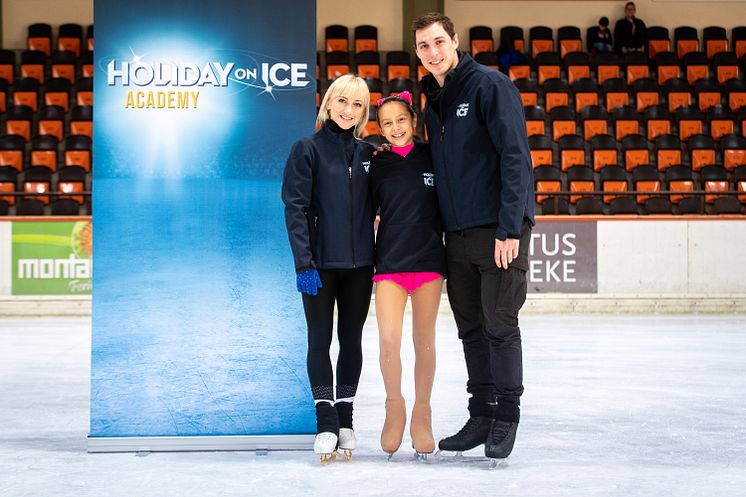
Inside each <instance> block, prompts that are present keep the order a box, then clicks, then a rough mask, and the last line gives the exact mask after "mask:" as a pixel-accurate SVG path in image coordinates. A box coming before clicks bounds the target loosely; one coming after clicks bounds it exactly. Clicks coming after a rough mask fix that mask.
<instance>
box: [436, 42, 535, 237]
mask: <svg viewBox="0 0 746 497" xmlns="http://www.w3.org/2000/svg"><path fill="white" fill-rule="evenodd" d="M459 55H460V60H459V63H458V66H456V68H455V69H454V70H453V71H451V72H450V73H449V74H448V76H446V80H445V84H444V85H443V88H442V89H441V88H440V86H439V85H438V82H437V81H436V80H435V78H433V77H432V76H430V75H428V76H425V77H424V78H423V79H422V86H423V89H424V91H425V92H426V95H427V97H428V100H427V104H426V105H425V112H424V118H425V124H426V125H427V132H428V136H429V138H430V147H431V149H432V154H433V165H434V169H435V177H436V178H437V180H438V182H437V185H438V186H437V190H438V201H439V203H440V212H441V214H442V221H443V225H444V227H445V230H446V231H456V230H462V229H466V228H472V227H475V226H483V225H491V224H495V225H497V229H496V231H495V236H496V238H498V239H500V240H505V238H507V237H508V236H509V237H511V238H520V233H521V225H522V223H523V220H524V219H528V220H529V221H530V222H531V224H533V222H534V182H533V174H532V168H531V153H530V152H529V148H528V138H527V136H526V119H525V116H524V114H523V106H522V104H521V97H520V93H519V92H518V89H517V88H516V87H515V85H514V84H513V83H512V81H510V79H509V78H508V77H507V76H505V75H504V74H502V73H500V72H498V71H495V70H494V69H489V68H487V67H485V66H482V65H480V64H477V63H476V62H475V61H474V59H472V58H471V57H470V56H469V54H466V53H461V54H459Z"/></svg>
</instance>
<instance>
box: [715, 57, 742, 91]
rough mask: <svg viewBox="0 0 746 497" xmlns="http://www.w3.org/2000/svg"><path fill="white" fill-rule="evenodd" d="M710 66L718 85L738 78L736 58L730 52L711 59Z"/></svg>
mask: <svg viewBox="0 0 746 497" xmlns="http://www.w3.org/2000/svg"><path fill="white" fill-rule="evenodd" d="M712 66H713V68H714V71H715V77H716V78H717V80H718V81H719V82H720V84H721V85H722V84H725V83H726V82H727V81H728V80H730V79H734V78H738V75H739V70H738V58H737V57H736V56H735V55H734V54H733V53H732V52H720V53H719V54H716V55H715V56H714V57H713V58H712Z"/></svg>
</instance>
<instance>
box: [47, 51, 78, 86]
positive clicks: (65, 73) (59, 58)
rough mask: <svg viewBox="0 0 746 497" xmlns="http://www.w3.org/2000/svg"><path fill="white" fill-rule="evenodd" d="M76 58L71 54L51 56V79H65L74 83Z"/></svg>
mask: <svg viewBox="0 0 746 497" xmlns="http://www.w3.org/2000/svg"><path fill="white" fill-rule="evenodd" d="M76 63H77V56H76V55H75V54H74V53H73V52H55V53H53V54H52V77H53V78H65V79H67V80H68V81H69V82H70V83H74V82H75V64H76Z"/></svg>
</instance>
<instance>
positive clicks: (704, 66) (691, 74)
mask: <svg viewBox="0 0 746 497" xmlns="http://www.w3.org/2000/svg"><path fill="white" fill-rule="evenodd" d="M708 62H709V61H708V60H707V54H705V53H704V52H689V53H687V54H686V55H684V71H685V73H686V79H687V81H689V84H691V85H693V84H695V83H696V82H697V80H699V79H707V78H709V77H710V66H709V64H708Z"/></svg>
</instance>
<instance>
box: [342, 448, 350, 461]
mask: <svg viewBox="0 0 746 497" xmlns="http://www.w3.org/2000/svg"><path fill="white" fill-rule="evenodd" d="M342 457H343V458H344V460H345V461H352V450H350V449H343V452H342Z"/></svg>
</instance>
